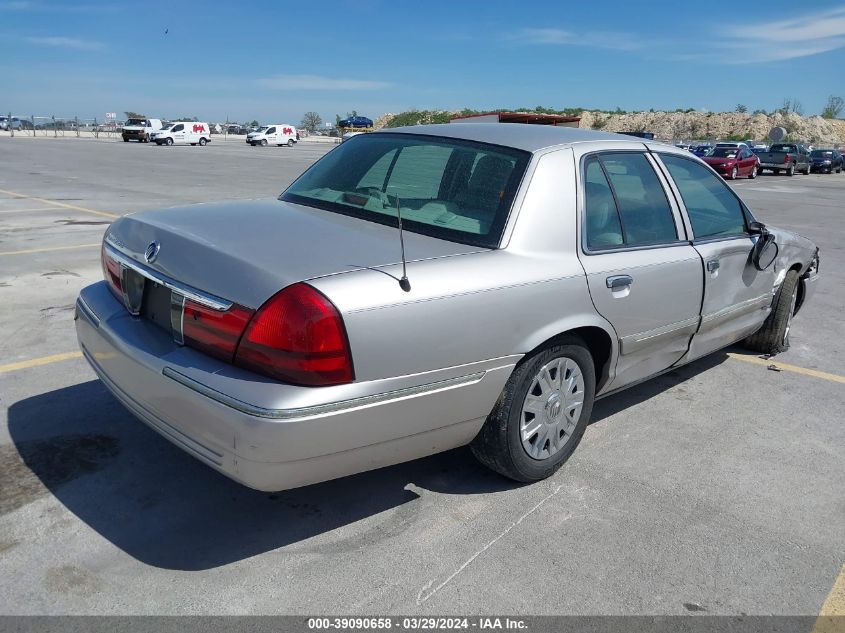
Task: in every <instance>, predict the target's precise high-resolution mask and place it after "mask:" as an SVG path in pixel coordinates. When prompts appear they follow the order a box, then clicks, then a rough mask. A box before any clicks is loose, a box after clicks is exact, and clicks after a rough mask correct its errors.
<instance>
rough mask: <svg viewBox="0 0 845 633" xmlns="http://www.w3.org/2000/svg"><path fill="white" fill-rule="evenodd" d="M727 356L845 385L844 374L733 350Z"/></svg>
mask: <svg viewBox="0 0 845 633" xmlns="http://www.w3.org/2000/svg"><path fill="white" fill-rule="evenodd" d="M728 356H729V357H730V358H733V359H735V360H741V361H743V362H746V363H754V364H755V365H765V366H766V367H768V366H769V365H774V366H775V367H777V368H778V369H782V370H783V371H791V372H794V373H796V374H803V375H804V376H812V377H813V378H821V379H822V380H830V381H831V382H839V383H842V384H843V385H845V376H839V375H837V374H829V373H827V372H826V371H819V370H818V369H807V368H806V367H799V366H798V365H789V364H788V363H777V362H775V361H774V360H772V359H769V360H766V359H765V358H760V357H759V356H748V355H746V354H735V353H733V352H730V353H728Z"/></svg>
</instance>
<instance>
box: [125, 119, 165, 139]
mask: <svg viewBox="0 0 845 633" xmlns="http://www.w3.org/2000/svg"><path fill="white" fill-rule="evenodd" d="M161 128H162V125H161V119H129V120H128V121H127V122H126V123H124V124H123V130H122V134H121V135H122V136H123V142H124V143H128V142H129V141H138V142H139V143H148V142H149V141H150V139H151V138H152V135H153V134H154V133H156V132H158V131H159V130H160V129H161Z"/></svg>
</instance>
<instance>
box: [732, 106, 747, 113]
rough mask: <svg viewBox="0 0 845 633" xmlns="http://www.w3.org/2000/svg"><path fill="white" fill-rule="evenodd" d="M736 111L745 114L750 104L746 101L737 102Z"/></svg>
mask: <svg viewBox="0 0 845 633" xmlns="http://www.w3.org/2000/svg"><path fill="white" fill-rule="evenodd" d="M735 111H736V112H739V113H741V114H745V113H746V112H748V106H746V105H745V104H744V103H737V104H736V110H735Z"/></svg>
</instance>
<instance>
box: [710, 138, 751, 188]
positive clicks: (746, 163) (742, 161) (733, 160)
mask: <svg viewBox="0 0 845 633" xmlns="http://www.w3.org/2000/svg"><path fill="white" fill-rule="evenodd" d="M702 160H704V162H705V163H707V164H708V165H710V166H711V167H712V168H713V169H715V170H716V171H717V172H718V173H719V175H720V176H724V177H725V178H729V179H731V180H736V179H737V178H740V177H748V178H756V177H757V170H758V169H759V166H760V160H759V159H758V158H757V155H756V154H754V153H753V152H752V151H751V150H750V149H748V148H747V147H745V146H744V145H743V146H742V147H725V146H719V145H717V146H716V147H714V148H713V149H711V150H710V151H709V152H707V154H705V155H704V157H703V159H702Z"/></svg>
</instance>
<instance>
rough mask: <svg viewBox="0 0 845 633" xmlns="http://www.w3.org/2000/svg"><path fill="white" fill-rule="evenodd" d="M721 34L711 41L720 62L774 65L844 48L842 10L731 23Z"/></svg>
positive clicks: (844, 34) (844, 14)
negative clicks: (721, 36) (782, 18)
mask: <svg viewBox="0 0 845 633" xmlns="http://www.w3.org/2000/svg"><path fill="white" fill-rule="evenodd" d="M723 32H724V35H726V36H727V37H723V38H722V39H719V38H717V39H716V41H714V42H711V45H715V46H716V47H717V49H720V50H719V52H717V53H716V58H717V60H718V61H721V62H726V63H737V64H743V63H755V62H757V63H759V62H774V61H782V60H786V59H795V58H797V57H808V56H810V55H818V54H819V53H825V52H827V51H832V50H835V49H837V48H842V47H843V46H845V7H837V8H836V9H830V10H826V11H815V12H813V13H806V14H804V15H802V16H799V17H795V18H788V19H784V20H771V21H767V22H757V23H753V24H735V25H731V26H729V27H728V28H726V29H724V31H723ZM706 57H707V56H706V55H702V56H701V58H702V59H703V58H706Z"/></svg>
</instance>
